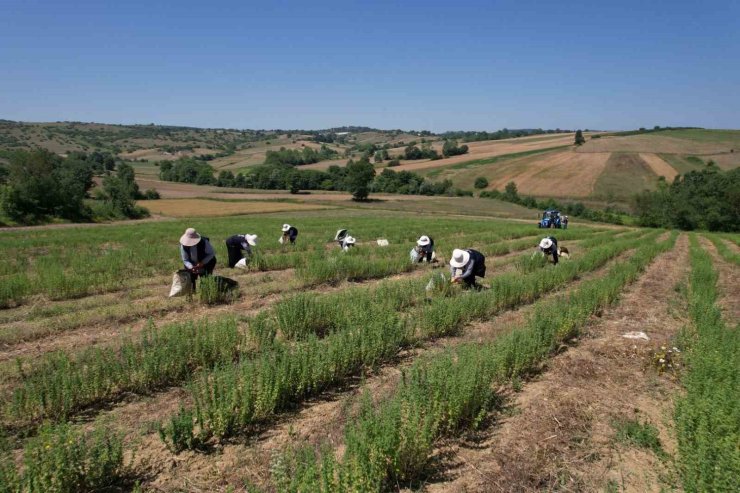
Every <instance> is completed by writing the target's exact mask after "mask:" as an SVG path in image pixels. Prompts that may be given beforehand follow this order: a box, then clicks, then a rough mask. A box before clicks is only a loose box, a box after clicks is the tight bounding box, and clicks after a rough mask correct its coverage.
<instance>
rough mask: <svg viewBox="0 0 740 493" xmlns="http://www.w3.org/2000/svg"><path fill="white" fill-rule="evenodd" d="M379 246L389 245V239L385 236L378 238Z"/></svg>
mask: <svg viewBox="0 0 740 493" xmlns="http://www.w3.org/2000/svg"><path fill="white" fill-rule="evenodd" d="M378 246H382V247H385V246H388V240H386V239H384V238H381V239H379V240H378Z"/></svg>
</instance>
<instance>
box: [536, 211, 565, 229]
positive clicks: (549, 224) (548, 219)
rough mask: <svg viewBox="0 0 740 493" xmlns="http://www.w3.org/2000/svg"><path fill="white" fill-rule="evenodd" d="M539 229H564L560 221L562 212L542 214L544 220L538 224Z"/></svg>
mask: <svg viewBox="0 0 740 493" xmlns="http://www.w3.org/2000/svg"><path fill="white" fill-rule="evenodd" d="M537 227H538V228H558V229H560V228H562V227H563V225H562V222H561V219H560V211H556V210H554V209H550V210H547V211H545V212H543V213H542V220H541V221H540V222H539V223H537Z"/></svg>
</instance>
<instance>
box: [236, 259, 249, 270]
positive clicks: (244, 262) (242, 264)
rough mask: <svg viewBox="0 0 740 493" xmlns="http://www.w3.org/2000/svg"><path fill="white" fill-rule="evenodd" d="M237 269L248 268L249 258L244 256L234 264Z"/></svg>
mask: <svg viewBox="0 0 740 493" xmlns="http://www.w3.org/2000/svg"><path fill="white" fill-rule="evenodd" d="M234 268H235V269H246V268H247V259H245V258H243V259H241V260H240V261H238V262H237V263H236V265H234Z"/></svg>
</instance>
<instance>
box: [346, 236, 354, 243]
mask: <svg viewBox="0 0 740 493" xmlns="http://www.w3.org/2000/svg"><path fill="white" fill-rule="evenodd" d="M344 243H345V244H347V245H354V244H355V237H354V236H348V237H346V238H345V239H344Z"/></svg>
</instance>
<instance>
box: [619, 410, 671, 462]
mask: <svg viewBox="0 0 740 493" xmlns="http://www.w3.org/2000/svg"><path fill="white" fill-rule="evenodd" d="M612 426H613V427H614V429H615V430H616V439H617V440H618V441H620V442H622V443H626V444H629V445H634V446H636V447H640V448H644V449H647V450H650V451H652V452H653V453H654V454H655V455H656V456H658V457H660V458H665V457H666V453H665V451H664V450H663V446H662V445H661V443H660V438H658V429H657V428H656V427H655V426H653V425H652V424H650V423H648V422H647V421H646V422H644V423H641V422H640V421H639V420H636V419H626V420H621V421H615V422H614V423H613V424H612Z"/></svg>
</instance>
